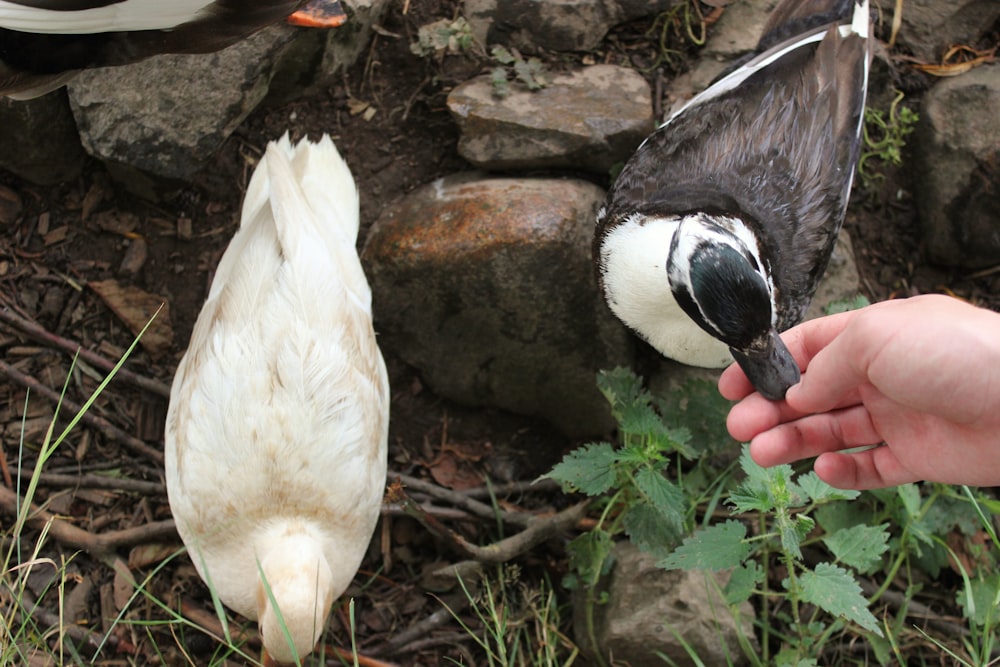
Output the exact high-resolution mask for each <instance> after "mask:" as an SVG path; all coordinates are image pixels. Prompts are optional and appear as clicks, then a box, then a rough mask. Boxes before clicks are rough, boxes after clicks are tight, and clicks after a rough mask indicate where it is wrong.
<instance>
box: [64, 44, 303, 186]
mask: <svg viewBox="0 0 1000 667" xmlns="http://www.w3.org/2000/svg"><path fill="white" fill-rule="evenodd" d="M299 34H301V33H300V32H299V31H296V30H294V29H293V28H291V27H288V26H283V25H280V26H272V27H270V28H267V29H265V30H262V31H261V32H259V33H257V34H255V35H253V36H252V37H250V38H248V39H246V40H244V41H242V42H239V43H237V44H234V45H233V46H231V47H229V48H227V49H223V50H222V51H219V52H217V53H211V54H206V55H166V56H158V57H155V58H150V59H149V60H145V61H143V62H140V63H137V64H135V65H129V66H126V67H109V68H106V69H95V70H87V71H84V72H81V73H80V74H79V76H77V77H76V79H75V80H73V81H72V82H70V84H69V85H68V86H67V88H68V90H69V96H70V102H71V104H72V108H73V113H74V115H75V116H76V120H77V126H78V128H79V130H80V137H81V139H82V140H83V145H84V147H85V148H86V149H87V151H88V152H89V153H90V154H91V155H93V156H95V157H98V158H100V159H102V160H107V161H111V162H117V163H120V164H124V165H129V166H131V167H135V168H137V169H140V170H142V171H145V172H149V173H152V174H156V175H158V176H165V177H168V178H177V179H187V178H190V177H191V176H193V175H194V174H195V173H196V172H197V171H198V170H199V169H200V168H201V167H202V165H203V164H204V162H205V161H206V160H207V159H208V158H209V157H211V156H212V155H214V154H215V152H216V151H217V150H218V148H219V146H221V145H222V142H223V141H225V140H226V138H227V137H228V136H229V135H230V134H231V133H232V132H233V130H235V129H236V127H237V126H239V124H240V123H241V122H243V120H244V119H245V118H246V117H247V116H248V115H249V114H250V112H251V111H253V109H254V107H256V106H257V104H258V103H259V102H260V101H261V100H262V99H264V96H265V95H266V94H267V90H268V84H269V81H270V76H271V73H272V72H273V71H274V69H275V67H276V64H277V62H278V60H279V58H280V56H281V53H282V51H283V50H284V49H285V48H286V47H287V46H288V45H289V44H290V43H291V42H292V41H293V40H294V39H295V37H296V36H297V35H299Z"/></svg>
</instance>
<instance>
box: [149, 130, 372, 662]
mask: <svg viewBox="0 0 1000 667" xmlns="http://www.w3.org/2000/svg"><path fill="white" fill-rule="evenodd" d="M358 223H359V217H358V196H357V190H356V188H355V185H354V180H353V178H352V177H351V173H350V171H349V169H348V167H347V165H346V164H345V163H344V161H343V160H342V158H341V157H340V155H339V154H338V152H337V149H336V148H335V147H334V145H333V142H332V141H330V138H329V137H326V136H324V137H323V139H322V140H321V141H320V142H319V143H311V142H309V141H308V140H303V141H302V142H300V143H299V144H298V145H296V146H293V145H292V144H291V142H290V141H289V139H288V136H287V135H286V136H285V137H283V138H282V139H281V140H280V141H277V142H273V143H271V144H270V145H269V146H268V148H267V152H266V154H265V156H264V158H263V159H262V160H261V162H260V165H259V166H258V167H257V170H256V171H255V172H254V175H253V177H252V178H251V180H250V185H249V187H248V188H247V193H246V198H245V200H244V202H243V213H242V220H241V223H240V229H239V231H238V232H237V233H236V235H235V236H234V237H233V240H232V242H231V243H230V244H229V247H228V249H227V250H226V252H225V254H224V255H223V257H222V259H221V261H220V262H219V266H218V269H217V271H216V274H215V280H214V281H213V283H212V287H211V290H210V291H209V295H208V299H207V301H206V302H205V305H204V307H203V308H202V311H201V314H200V315H199V316H198V321H197V322H196V323H195V326H194V331H193V332H192V334H191V342H190V345H189V347H188V350H187V353H186V354H185V355H184V357H183V359H181V362H180V364H179V366H178V368H177V374H176V376H175V378H174V382H173V387H172V389H171V393H170V407H169V410H168V413H167V425H166V451H165V455H166V481H167V491H168V495H169V498H170V508H171V511H172V512H173V515H174V518H175V519H176V522H177V530H178V532H179V533H180V535H181V537H182V538H183V540H184V543H185V544H186V545H187V547H188V552H189V554H190V556H191V560H192V561H193V562H194V565H195V567H196V568H197V570H198V573H199V574H200V575H201V577H202V578H203V579H204V580H205V581H206V583H207V584H208V585H210V586H212V587H214V590H215V591H216V592H217V593H218V595H219V597H220V598H221V600H222V601H223V602H224V603H225V604H226V605H227V606H229V607H230V608H231V609H233V610H235V611H236V612H238V613H240V614H242V615H244V616H246V617H247V618H251V619H257V620H258V624H259V627H260V632H261V637H262V640H263V644H264V649H265V653H266V655H267V656H269V658H270V659H271V660H276V661H278V662H290V661H293V660H295V658H296V657H301V656H304V655H306V654H308V653H309V652H310V651H311V650H312V649H313V647H314V646H315V644H316V642H317V641H318V639H319V637H320V635H321V634H322V632H323V630H324V628H325V626H326V619H327V615H328V613H329V611H330V607H331V604H332V603H333V601H334V599H335V598H336V597H337V596H339V595H340V594H341V593H342V592H343V591H344V589H345V588H346V587H347V585H348V584H349V583H350V582H351V580H352V578H353V577H354V575H355V573H356V571H357V569H358V566H359V564H360V563H361V559H362V557H363V555H364V553H365V551H366V549H367V547H368V543H369V541H370V539H371V535H372V532H373V530H374V528H375V523H376V521H377V519H378V516H379V509H380V505H381V500H382V494H383V490H384V486H385V477H386V456H387V454H386V446H387V437H388V421H389V383H388V378H387V375H386V370H385V365H384V363H383V360H382V356H381V354H380V353H379V349H378V346H377V344H376V342H375V334H374V331H373V329H372V320H371V291H370V289H369V287H368V282H367V280H366V279H365V274H364V272H363V271H362V268H361V262H360V261H359V259H358V255H357V252H356V249H355V242H356V239H357V234H358ZM265 581H266V585H265V583H264V582H265ZM282 622H283V624H284V627H285V628H287V630H288V636H287V637H286V634H285V632H284V629H283V628H282Z"/></svg>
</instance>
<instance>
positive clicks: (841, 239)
mask: <svg viewBox="0 0 1000 667" xmlns="http://www.w3.org/2000/svg"><path fill="white" fill-rule="evenodd" d="M847 215H848V219H850V217H851V213H850V212H848V214H847ZM860 292H861V277H860V276H859V275H858V265H857V264H856V263H855V261H854V246H853V245H852V244H851V237H850V235H849V234H848V233H847V230H845V229H841V230H840V236H838V237H837V244H836V245H835V246H834V247H833V254H832V255H830V263H829V264H827V266H826V272H825V273H824V274H823V277H822V278H821V279H820V281H819V285H818V286H817V287H816V293H815V294H813V300H812V303H811V304H810V305H809V310H807V311H806V316H805V319H807V320H812V319H816V318H817V317H822V316H823V315H825V314H826V309H827V308H828V307H829V306H830V305H831V304H834V303H836V302H838V301H851V300H853V299H854V298H855V297H856V296H858V294H860Z"/></svg>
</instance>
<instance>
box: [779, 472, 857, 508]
mask: <svg viewBox="0 0 1000 667" xmlns="http://www.w3.org/2000/svg"><path fill="white" fill-rule="evenodd" d="M795 482H796V483H797V484H798V485H799V488H801V489H802V492H803V493H804V494H805V495H806V496H808V497H809V498H811V499H812V501H813V502H814V503H824V502H829V501H831V500H854V499H855V498H857V497H858V496H860V495H861V492H860V491H855V490H853V489H836V488H834V487H832V486H830V485H829V484H827V483H826V482H824V481H823V480H821V479H820V478H819V475H817V474H816V473H815V472H813V471H811V470H810V471H809V472H807V473H806V474H804V475H799V478H798V479H797V480H795Z"/></svg>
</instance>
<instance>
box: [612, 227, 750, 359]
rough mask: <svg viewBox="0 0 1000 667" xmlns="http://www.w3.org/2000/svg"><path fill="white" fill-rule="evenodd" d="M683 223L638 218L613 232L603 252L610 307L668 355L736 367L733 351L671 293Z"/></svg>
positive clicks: (632, 327)
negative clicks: (673, 249)
mask: <svg viewBox="0 0 1000 667" xmlns="http://www.w3.org/2000/svg"><path fill="white" fill-rule="evenodd" d="M679 223H680V218H679V217H668V218H645V217H643V216H639V215H635V216H632V217H630V218H629V219H627V220H625V221H623V222H622V223H621V224H619V225H618V226H616V227H614V228H613V229H612V230H611V231H610V232H609V233H608V235H607V236H606V237H605V238H604V241H603V243H602V244H601V251H600V252H601V257H600V262H601V271H602V273H603V279H604V289H605V293H606V296H607V299H608V305H609V306H610V307H611V310H612V311H614V313H615V315H617V316H618V317H619V319H621V320H622V321H623V322H624V323H625V324H627V325H628V326H629V327H630V328H631V329H633V330H634V331H636V332H637V333H638V334H639V335H640V336H642V337H643V338H644V339H646V340H647V341H648V342H649V344H650V345H652V346H653V347H655V348H656V349H657V350H658V351H659V352H660V353H661V354H663V355H664V356H667V357H670V358H671V359H675V360H677V361H679V362H681V363H684V364H689V365H691V366H702V367H706V368H721V367H723V366H727V365H728V364H730V363H732V356H731V355H730V354H729V348H727V347H726V345H725V344H724V343H722V342H720V341H718V340H716V339H714V338H712V337H711V336H709V335H708V334H707V333H705V332H704V331H703V330H702V329H701V327H699V326H698V325H697V324H695V323H694V321H693V320H692V319H691V318H689V317H688V316H687V314H686V313H685V312H684V311H683V310H682V309H681V307H680V306H679V305H678V304H677V301H675V300H674V296H673V294H672V293H671V291H670V283H669V282H668V280H667V256H668V254H669V253H670V243H671V241H672V240H673V236H674V232H675V231H676V230H677V227H678V225H679Z"/></svg>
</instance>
